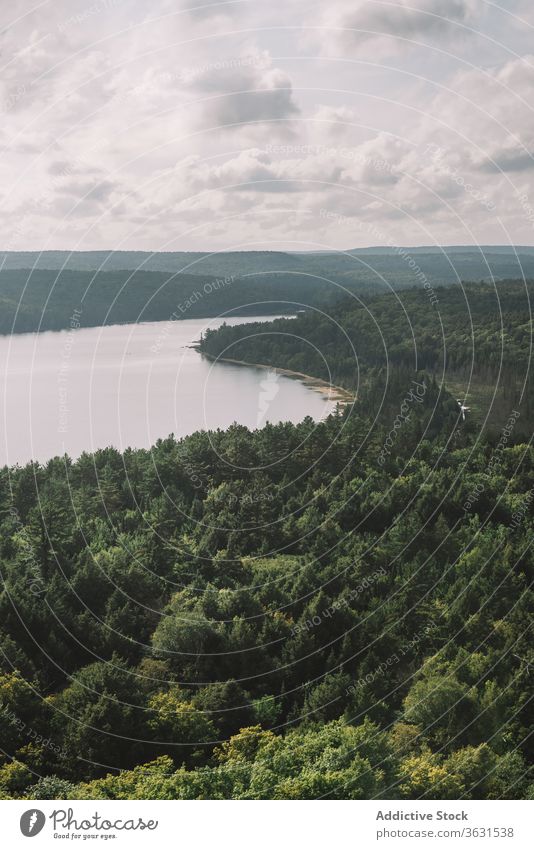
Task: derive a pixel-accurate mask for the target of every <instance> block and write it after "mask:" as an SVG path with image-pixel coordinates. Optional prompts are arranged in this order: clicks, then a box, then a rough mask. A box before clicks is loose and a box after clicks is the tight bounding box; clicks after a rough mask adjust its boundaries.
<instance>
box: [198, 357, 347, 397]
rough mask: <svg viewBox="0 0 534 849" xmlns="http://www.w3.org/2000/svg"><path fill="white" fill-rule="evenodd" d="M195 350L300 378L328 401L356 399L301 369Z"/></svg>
mask: <svg viewBox="0 0 534 849" xmlns="http://www.w3.org/2000/svg"><path fill="white" fill-rule="evenodd" d="M197 350H198V351H199V353H200V354H202V356H203V357H207V358H208V360H214V361H217V362H218V363H232V365H236V366H248V367H249V368H250V367H251V366H252V367H253V368H263V369H266V370H267V371H275V372H276V373H277V374H283V375H284V377H290V378H292V379H293V380H300V382H301V383H303V384H304V385H305V386H309V388H310V389H313V390H314V391H315V392H320V393H321V395H325V396H326V397H327V398H328V400H329V401H337V403H338V404H353V403H354V401H355V400H356V395H354V394H353V393H352V392H349V391H348V389H344V388H343V387H342V386H334V385H333V384H332V383H328V382H327V381H326V380H321V379H320V378H318V377H312V376H311V375H309V374H304V372H301V371H292V370H291V369H288V368H276V366H266V365H264V364H263V363H248V362H247V361H246V360H233V359H231V358H230V357H214V356H212V355H211V354H207V353H206V352H205V351H200V350H199V349H198V348H197Z"/></svg>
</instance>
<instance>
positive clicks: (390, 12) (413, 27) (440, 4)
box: [323, 0, 483, 53]
mask: <svg viewBox="0 0 534 849" xmlns="http://www.w3.org/2000/svg"><path fill="white" fill-rule="evenodd" d="M482 13H483V4H482V3H481V2H480V0H356V3H354V2H341V3H339V2H338V3H337V4H336V3H334V4H332V5H331V6H329V8H328V11H327V13H326V14H325V16H324V19H323V21H324V25H325V28H326V30H327V33H328V38H327V40H326V44H327V45H328V46H332V42H333V43H334V45H335V46H336V47H337V48H338V49H341V50H342V51H344V52H349V53H352V52H353V51H354V49H358V48H364V47H367V46H368V45H369V49H370V50H372V51H374V52H375V51H377V50H379V51H380V52H383V53H391V52H394V51H398V50H399V49H406V48H407V47H409V45H407V44H406V41H412V40H413V41H421V40H422V41H423V42H428V41H435V40H436V39H439V41H440V43H441V42H442V40H443V39H445V40H448V39H450V38H451V37H453V36H454V37H456V38H458V37H459V36H460V35H462V34H464V33H463V31H462V26H464V27H469V26H474V25H476V24H477V23H480V20H481V16H482Z"/></svg>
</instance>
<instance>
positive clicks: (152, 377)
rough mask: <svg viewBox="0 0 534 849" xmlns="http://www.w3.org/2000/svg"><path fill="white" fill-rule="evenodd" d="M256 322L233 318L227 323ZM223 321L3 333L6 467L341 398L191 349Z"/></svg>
mask: <svg viewBox="0 0 534 849" xmlns="http://www.w3.org/2000/svg"><path fill="white" fill-rule="evenodd" d="M250 321H258V319H257V318H252V317H251V318H245V319H227V323H228V324H242V323H245V322H250ZM220 324H222V319H192V320H186V321H179V322H172V323H170V322H153V323H148V324H137V325H115V326H112V327H97V328H89V329H84V330H72V331H62V332H60V333H40V334H24V335H18V336H12V337H0V397H1V399H2V429H1V438H0V465H3V464H5V463H8V464H10V465H12V464H15V463H25V462H27V461H28V460H31V459H32V458H34V459H37V460H40V461H44V460H48V459H50V458H51V457H53V456H56V455H58V454H63V453H64V452H66V453H67V454H69V455H70V456H72V457H77V456H79V455H80V454H81V453H82V451H92V450H94V449H96V448H103V447H106V446H108V445H114V446H115V447H117V448H119V449H123V448H126V447H128V446H131V447H135V448H147V447H149V446H150V445H152V444H153V443H154V442H155V441H156V440H157V439H158V438H160V437H165V436H168V435H169V434H170V433H174V434H175V435H176V436H178V437H179V436H185V435H186V434H189V433H192V432H193V431H195V430H200V429H214V428H226V427H228V426H229V425H230V424H232V422H234V421H237V422H239V423H240V424H244V425H247V426H248V427H250V428H256V427H262V426H263V425H264V424H265V423H266V422H267V421H270V422H279V421H291V422H298V421H302V419H303V418H304V417H305V416H312V417H313V418H314V419H315V420H319V419H321V418H322V417H324V416H326V415H328V413H329V412H331V411H332V410H333V409H334V407H335V402H331V401H330V400H328V399H325V397H324V396H322V395H321V394H319V393H318V392H315V391H313V390H312V389H309V388H307V387H305V386H303V385H302V384H301V383H299V382H298V381H297V380H291V379H290V378H286V377H281V376H278V375H274V374H273V373H272V372H268V371H266V370H264V369H255V368H246V367H244V366H236V365H230V364H226V363H219V364H214V363H211V362H209V361H208V360H206V359H204V358H203V357H202V356H201V355H200V354H199V353H197V352H196V351H195V350H194V349H192V348H190V347H188V346H190V345H191V344H192V342H194V341H196V340H198V339H199V337H200V334H201V332H202V330H204V329H205V328H206V327H208V326H209V327H218V326H219V325H220Z"/></svg>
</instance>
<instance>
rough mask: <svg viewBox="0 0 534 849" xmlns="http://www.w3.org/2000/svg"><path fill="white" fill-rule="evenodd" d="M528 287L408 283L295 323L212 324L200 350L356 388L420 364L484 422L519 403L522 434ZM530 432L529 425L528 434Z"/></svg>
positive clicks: (529, 386)
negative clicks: (397, 289)
mask: <svg viewBox="0 0 534 849" xmlns="http://www.w3.org/2000/svg"><path fill="white" fill-rule="evenodd" d="M533 296H534V284H532V283H528V284H525V283H524V282H521V281H508V282H506V281H504V282H502V283H500V284H499V285H498V286H497V287H496V286H493V285H491V284H470V285H467V286H464V287H460V286H451V287H446V288H442V289H439V290H438V291H435V292H432V290H429V289H424V288H422V289H411V290H406V291H403V292H398V293H394V294H387V295H382V296H379V297H376V298H372V299H366V300H364V301H362V300H360V299H359V298H347V299H345V300H344V301H343V303H341V304H337V305H335V306H334V308H333V309H331V310H329V311H328V312H326V311H322V310H315V309H311V310H309V311H307V312H306V313H305V314H303V315H300V316H299V317H298V318H297V319H296V320H294V321H291V322H288V321H287V320H284V319H279V320H276V321H274V322H271V323H269V324H265V323H262V324H252V325H250V324H249V325H247V326H246V327H243V326H242V327H231V328H230V327H228V326H225V327H222V328H220V329H219V330H217V331H210V330H208V331H207V332H206V334H205V336H204V339H203V341H202V345H201V350H202V351H203V352H205V353H206V354H209V355H210V356H212V357H216V358H219V357H221V358H232V359H237V360H244V361H247V362H250V363H262V364H267V365H273V366H278V367H281V368H288V369H292V370H294V371H298V372H304V373H307V374H310V375H313V376H315V377H319V378H322V379H324V380H326V381H329V382H331V383H333V384H334V385H340V386H344V387H346V388H347V389H351V390H356V391H358V389H359V387H360V386H361V384H362V382H363V383H367V384H373V385H376V376H377V374H379V373H383V374H386V373H387V372H388V371H389V372H391V370H394V369H398V368H402V369H412V370H414V371H417V370H419V369H424V370H426V371H427V372H429V373H430V374H432V375H433V376H434V377H435V379H436V380H437V381H438V382H439V383H440V384H444V385H445V386H447V387H448V388H449V389H450V390H451V391H453V392H454V393H455V394H459V395H460V396H461V398H460V400H462V401H466V403H467V404H468V405H471V411H470V412H471V414H476V417H477V421H478V422H479V424H480V425H483V424H484V422H485V421H486V420H487V421H489V422H491V423H493V424H497V425H499V426H500V425H502V424H504V422H505V421H506V418H507V416H508V414H509V411H510V408H511V407H513V406H514V405H515V406H518V405H520V404H521V405H522V406H521V409H522V410H523V419H522V421H521V423H518V427H519V428H520V430H521V432H524V433H527V432H529V429H530V430H531V426H530V421H531V418H532V413H533V411H534V383H533V379H532V364H531V358H532V315H531V304H532V300H533ZM525 428H526V430H525Z"/></svg>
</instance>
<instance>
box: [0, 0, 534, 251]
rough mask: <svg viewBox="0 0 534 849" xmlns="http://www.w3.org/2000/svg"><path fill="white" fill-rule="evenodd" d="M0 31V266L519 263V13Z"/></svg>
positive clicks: (72, 2) (163, 4)
mask: <svg viewBox="0 0 534 849" xmlns="http://www.w3.org/2000/svg"><path fill="white" fill-rule="evenodd" d="M0 16H1V33H0V66H1V68H2V72H1V75H0V87H1V90H0V109H1V112H2V115H1V121H0V186H1V188H0V196H1V202H0V216H1V222H2V240H1V244H0V249H2V250H42V249H60V248H65V249H69V250H89V249H99V248H112V249H117V250H118V249H138V250H199V249H200V250H204V249H207V250H229V249H235V250H244V249H287V250H307V249H311V250H318V249H325V248H340V249H346V248H353V247H363V246H368V245H386V244H389V243H392V244H406V245H420V244H476V243H478V244H510V243H515V244H527V245H532V244H534V238H533V236H534V156H533V154H534V112H533V110H534V96H533V94H534V55H532V53H534V27H533V25H534V4H533V2H532V0H499V2H484V0H389V2H386V0H384V2H382V0H347V1H346V2H345V0H329V2H325V0H322V2H319V3H313V2H308V0H306V2H304V0H268V2H267V0H237V1H236V2H226V3H216V2H214V3H210V2H209V0H206V2H203V0H189V2H181V0H94V1H93V2H91V0H87V2H86V0H45V2H41V3H38V2H35V3H33V2H30V0H20V1H19V2H4V3H2V7H1V12H0ZM529 51H532V52H529Z"/></svg>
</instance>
